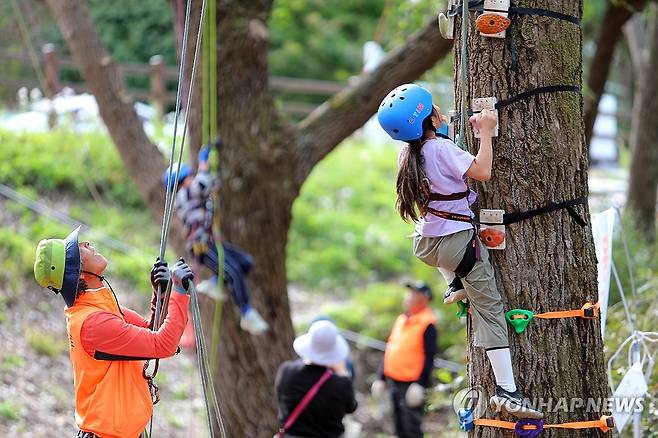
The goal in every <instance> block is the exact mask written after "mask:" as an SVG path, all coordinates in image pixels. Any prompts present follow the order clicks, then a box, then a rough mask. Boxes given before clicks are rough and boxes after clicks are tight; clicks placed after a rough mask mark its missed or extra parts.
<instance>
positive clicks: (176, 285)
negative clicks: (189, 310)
mask: <svg viewBox="0 0 658 438" xmlns="http://www.w3.org/2000/svg"><path fill="white" fill-rule="evenodd" d="M193 279H194V273H193V272H192V268H190V267H189V266H188V264H187V263H185V260H184V259H183V258H182V257H181V258H180V259H179V260H178V261H177V262H176V264H175V265H174V266H172V267H171V269H169V268H168V266H167V262H166V261H164V260H160V258H159V257H158V258H157V259H156V260H155V263H154V264H153V268H152V269H151V285H152V286H153V300H152V301H151V305H152V306H154V305H155V302H156V299H157V298H156V297H157V290H158V287H159V288H160V291H161V299H164V291H165V290H166V289H167V285H168V284H169V281H170V280H171V281H172V289H173V290H174V291H176V292H178V293H180V294H186V295H189V292H188V287H189V282H190V281H191V280H193Z"/></svg>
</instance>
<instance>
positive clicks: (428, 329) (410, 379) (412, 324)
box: [372, 282, 436, 438]
mask: <svg viewBox="0 0 658 438" xmlns="http://www.w3.org/2000/svg"><path fill="white" fill-rule="evenodd" d="M405 286H406V287H407V288H408V289H409V292H408V293H407V295H406V296H405V299H404V307H405V312H404V313H403V314H401V315H400V316H398V317H397V319H396V320H395V323H394V324H393V329H392V330H391V334H390V336H389V338H388V341H387V342H386V351H385V352H384V365H383V367H382V368H381V369H380V373H379V379H378V380H376V381H375V382H374V383H373V384H372V393H373V395H375V396H378V395H381V394H382V393H383V392H384V391H385V389H386V388H387V387H388V388H389V389H390V392H391V400H392V402H393V418H394V421H395V433H396V435H397V436H398V437H399V438H422V436H423V432H422V421H423V410H424V409H423V408H424V406H423V405H424V402H425V388H427V387H429V385H430V376H431V373H432V369H433V367H434V354H435V353H436V317H435V316H434V314H433V313H432V309H431V308H430V307H429V303H430V301H431V300H432V298H433V294H432V289H430V287H429V286H428V285H426V284H425V283H423V282H416V283H407V284H406V285H405Z"/></svg>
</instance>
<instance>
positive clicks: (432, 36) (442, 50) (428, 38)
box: [294, 19, 453, 185]
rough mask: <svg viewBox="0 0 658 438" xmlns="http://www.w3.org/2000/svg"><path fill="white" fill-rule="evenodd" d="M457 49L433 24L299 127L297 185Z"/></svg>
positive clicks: (312, 114) (415, 35) (333, 98)
mask: <svg viewBox="0 0 658 438" xmlns="http://www.w3.org/2000/svg"><path fill="white" fill-rule="evenodd" d="M452 47H453V43H452V40H445V39H443V38H442V37H441V35H440V34H439V29H438V26H437V23H436V20H434V19H433V20H431V21H430V22H429V23H427V25H426V26H425V27H424V28H423V29H421V30H420V31H419V32H417V33H415V34H414V35H412V36H411V37H410V38H409V40H407V42H406V43H405V44H404V45H403V46H402V47H399V48H397V49H396V50H394V51H393V52H391V53H390V54H389V55H388V56H387V57H386V58H385V59H384V61H383V62H382V63H381V64H380V66H379V67H378V68H377V69H376V70H374V71H373V72H372V73H370V74H368V75H366V76H363V77H361V78H360V79H359V81H358V82H357V83H356V84H354V85H350V86H348V87H347V88H345V89H344V90H343V91H341V92H339V93H337V94H336V95H334V96H333V97H331V98H330V99H329V100H327V101H326V102H325V103H323V104H322V105H320V106H319V107H318V108H317V109H316V110H315V111H313V112H312V113H311V114H310V115H309V116H308V117H306V119H304V120H303V121H301V122H300V123H299V125H298V126H297V141H296V144H295V151H294V152H295V156H296V157H295V158H296V161H297V173H296V175H295V177H296V182H297V183H298V184H300V185H301V183H303V181H304V180H305V179H306V177H307V176H308V174H309V173H310V171H311V169H312V168H313V166H314V165H315V164H316V163H317V162H318V161H320V160H321V159H322V158H323V157H324V156H325V155H327V154H328V153H329V152H331V150H333V149H334V148H335V147H336V146H337V145H338V144H339V143H340V142H341V141H342V140H344V139H345V138H346V137H348V136H349V135H350V134H352V133H353V132H354V131H355V130H356V129H358V128H359V127H361V126H363V124H364V123H365V122H367V121H368V119H369V118H370V117H372V115H373V114H374V113H375V112H376V111H377V105H379V103H380V102H381V100H382V99H383V98H384V96H386V93H388V92H389V91H390V90H391V89H393V88H394V87H396V86H398V85H400V84H404V83H407V82H412V81H414V80H416V79H417V78H418V77H420V76H421V75H422V74H423V73H425V72H426V71H427V70H429V69H430V68H432V67H433V66H434V64H436V62H437V61H439V60H440V59H442V58H443V57H444V56H445V55H447V54H448V53H449V52H450V51H451V50H452Z"/></svg>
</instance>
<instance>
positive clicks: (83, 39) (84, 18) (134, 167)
mask: <svg viewBox="0 0 658 438" xmlns="http://www.w3.org/2000/svg"><path fill="white" fill-rule="evenodd" d="M46 3H47V5H48V7H49V8H50V10H51V12H52V14H53V16H54V17H55V20H56V21H57V25H58V26H59V29H60V32H61V33H62V36H63V37H64V40H65V41H66V44H67V46H68V47H69V50H70V51H71V55H72V56H73V59H75V61H76V63H77V64H78V66H79V67H80V72H81V73H82V76H83V77H84V79H85V81H86V82H87V85H88V86H89V90H90V91H91V93H92V94H93V95H94V97H95V98H96V103H97V104H98V109H99V112H100V115H101V117H102V118H103V121H104V122H105V126H107V130H108V131H109V133H110V136H111V137H112V141H113V142H114V144H115V145H116V147H117V149H118V150H119V153H120V155H121V159H122V160H123V163H124V164H125V166H126V168H127V169H128V171H129V173H130V176H131V177H132V179H133V180H134V181H135V184H136V185H137V189H138V190H139V193H140V194H141V195H142V197H143V198H144V201H145V202H146V204H147V206H148V207H149V210H150V211H151V213H152V214H153V217H154V218H155V219H156V220H157V221H158V223H162V215H163V212H164V191H163V190H162V182H161V179H160V178H161V176H162V173H163V172H164V170H165V165H164V161H163V158H162V154H161V153H160V151H158V148H157V147H156V146H155V145H154V144H153V143H151V141H150V140H149V139H148V137H147V136H146V133H145V132H144V128H143V127H142V122H141V121H140V119H139V117H137V114H136V113H135V108H134V106H133V104H134V101H133V99H132V98H131V97H130V96H129V95H128V92H127V90H126V87H125V85H124V83H123V80H122V78H121V75H120V74H119V70H118V68H117V65H116V64H115V63H114V60H113V59H112V57H111V56H110V54H109V53H108V52H107V50H106V49H105V46H104V45H103V42H102V41H101V39H100V36H99V35H98V32H96V29H95V27H94V24H93V23H92V21H91V17H90V15H89V9H88V8H87V4H86V3H85V2H84V1H83V0H71V1H66V0H47V1H46ZM180 236H181V232H180V226H179V225H178V224H176V223H175V222H174V223H172V229H171V232H170V239H171V240H170V241H171V243H172V244H173V246H174V248H176V250H178V251H179V252H180V253H182V251H183V249H184V245H183V242H182V239H181V238H180ZM155 256H157V254H154V257H155Z"/></svg>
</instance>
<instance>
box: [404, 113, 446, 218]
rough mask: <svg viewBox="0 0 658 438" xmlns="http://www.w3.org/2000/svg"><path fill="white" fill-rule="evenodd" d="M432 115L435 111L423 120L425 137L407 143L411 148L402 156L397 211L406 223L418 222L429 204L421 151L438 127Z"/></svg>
mask: <svg viewBox="0 0 658 438" xmlns="http://www.w3.org/2000/svg"><path fill="white" fill-rule="evenodd" d="M432 114H434V110H432V113H431V114H430V115H429V116H427V117H426V118H425V119H424V120H423V124H422V128H423V135H422V136H421V137H420V138H419V139H416V140H411V141H409V142H407V143H408V145H409V146H408V147H407V151H406V154H405V153H403V154H402V160H401V161H400V169H399V170H398V178H397V182H396V184H395V189H396V191H397V201H396V202H395V209H396V210H397V212H398V214H399V215H400V217H401V218H402V219H403V220H404V221H405V222H409V221H413V222H417V221H418V218H419V217H420V216H422V213H423V209H424V207H425V206H426V204H427V196H428V194H429V182H428V181H427V176H426V174H425V159H424V158H423V154H422V152H421V151H422V149H423V144H424V143H425V140H427V135H428V133H431V132H434V131H436V127H435V126H434V124H433V123H432Z"/></svg>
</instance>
